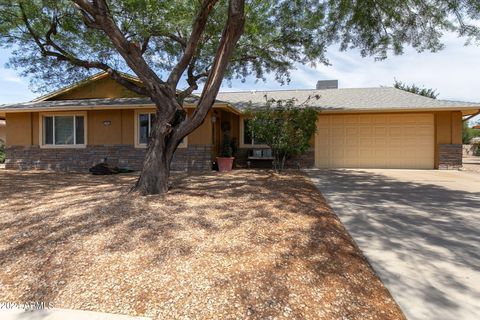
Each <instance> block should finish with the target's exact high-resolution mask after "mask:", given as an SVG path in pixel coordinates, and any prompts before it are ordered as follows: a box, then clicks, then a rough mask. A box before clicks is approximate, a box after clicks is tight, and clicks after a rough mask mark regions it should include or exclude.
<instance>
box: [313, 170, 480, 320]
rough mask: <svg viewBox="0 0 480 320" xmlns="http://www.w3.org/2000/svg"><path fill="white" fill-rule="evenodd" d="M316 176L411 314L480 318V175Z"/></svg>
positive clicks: (350, 173) (318, 173) (368, 172)
mask: <svg viewBox="0 0 480 320" xmlns="http://www.w3.org/2000/svg"><path fill="white" fill-rule="evenodd" d="M308 173H309V175H310V176H311V178H312V180H313V181H314V183H315V184H316V185H317V186H318V188H319V189H320V191H321V192H322V193H323V195H324V196H325V197H326V198H327V200H328V202H329V204H330V206H331V207H332V208H333V209H334V210H335V212H336V213H337V214H338V216H339V217H340V219H341V220H342V222H343V223H344V225H345V226H346V228H347V229H348V231H349V232H350V234H351V235H352V236H353V238H354V239H355V241H356V242H357V244H358V245H359V247H360V248H361V249H362V251H363V252H364V254H365V255H366V257H367V258H368V260H369V261H370V263H371V264H372V266H373V268H374V269H375V271H376V272H377V274H378V275H379V276H380V278H381V279H382V281H383V282H384V283H385V285H386V286H387V288H388V289H389V290H390V292H391V293H392V295H393V297H394V298H395V300H396V301H397V303H398V304H399V305H400V307H401V308H402V310H403V311H404V313H405V315H406V316H407V318H408V319H422V320H424V319H442V320H448V319H452V320H453V319H455V320H457V319H463V320H466V319H472V320H473V319H480V174H478V173H473V172H460V171H438V170H428V171H427V170H309V171H308Z"/></svg>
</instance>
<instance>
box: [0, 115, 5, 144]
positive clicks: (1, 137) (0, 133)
mask: <svg viewBox="0 0 480 320" xmlns="http://www.w3.org/2000/svg"><path fill="white" fill-rule="evenodd" d="M5 140H6V123H5V120H3V119H1V118H0V143H2V142H3V143H5Z"/></svg>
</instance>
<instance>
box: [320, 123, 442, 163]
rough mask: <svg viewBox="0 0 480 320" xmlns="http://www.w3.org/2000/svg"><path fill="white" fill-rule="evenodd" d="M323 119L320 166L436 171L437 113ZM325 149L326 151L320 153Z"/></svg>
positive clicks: (321, 125) (321, 124)
mask: <svg viewBox="0 0 480 320" xmlns="http://www.w3.org/2000/svg"><path fill="white" fill-rule="evenodd" d="M319 118H324V119H322V120H320V119H319V121H318V122H317V126H318V130H317V139H316V152H315V158H316V159H315V163H316V165H317V166H319V167H339V168H342V167H343V168H425V169H426V168H433V165H434V164H433V162H434V118H433V114H384V115H324V116H322V115H321V116H320V117H319ZM320 140H323V141H322V142H320ZM326 141H328V142H326ZM325 146H327V147H325ZM321 147H323V148H322V149H324V150H317V148H318V149H320V148H321ZM325 149H328V151H327V150H325Z"/></svg>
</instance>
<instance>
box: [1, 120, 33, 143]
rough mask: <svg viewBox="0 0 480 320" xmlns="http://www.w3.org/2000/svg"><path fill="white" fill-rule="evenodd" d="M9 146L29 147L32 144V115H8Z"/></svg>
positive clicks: (7, 137) (7, 133) (7, 136)
mask: <svg viewBox="0 0 480 320" xmlns="http://www.w3.org/2000/svg"><path fill="white" fill-rule="evenodd" d="M5 118H6V121H7V130H6V140H7V145H17V146H27V145H31V144H32V113H30V112H27V113H7V115H6V117H5Z"/></svg>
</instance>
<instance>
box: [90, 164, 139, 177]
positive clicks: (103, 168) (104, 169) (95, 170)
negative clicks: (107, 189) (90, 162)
mask: <svg viewBox="0 0 480 320" xmlns="http://www.w3.org/2000/svg"><path fill="white" fill-rule="evenodd" d="M88 171H90V172H91V173H92V174H93V175H98V176H106V175H111V174H117V173H129V172H133V170H130V169H126V168H118V167H113V168H111V167H109V165H108V163H105V162H103V163H98V164H96V165H94V166H93V167H91V168H90V169H89V170H88Z"/></svg>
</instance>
